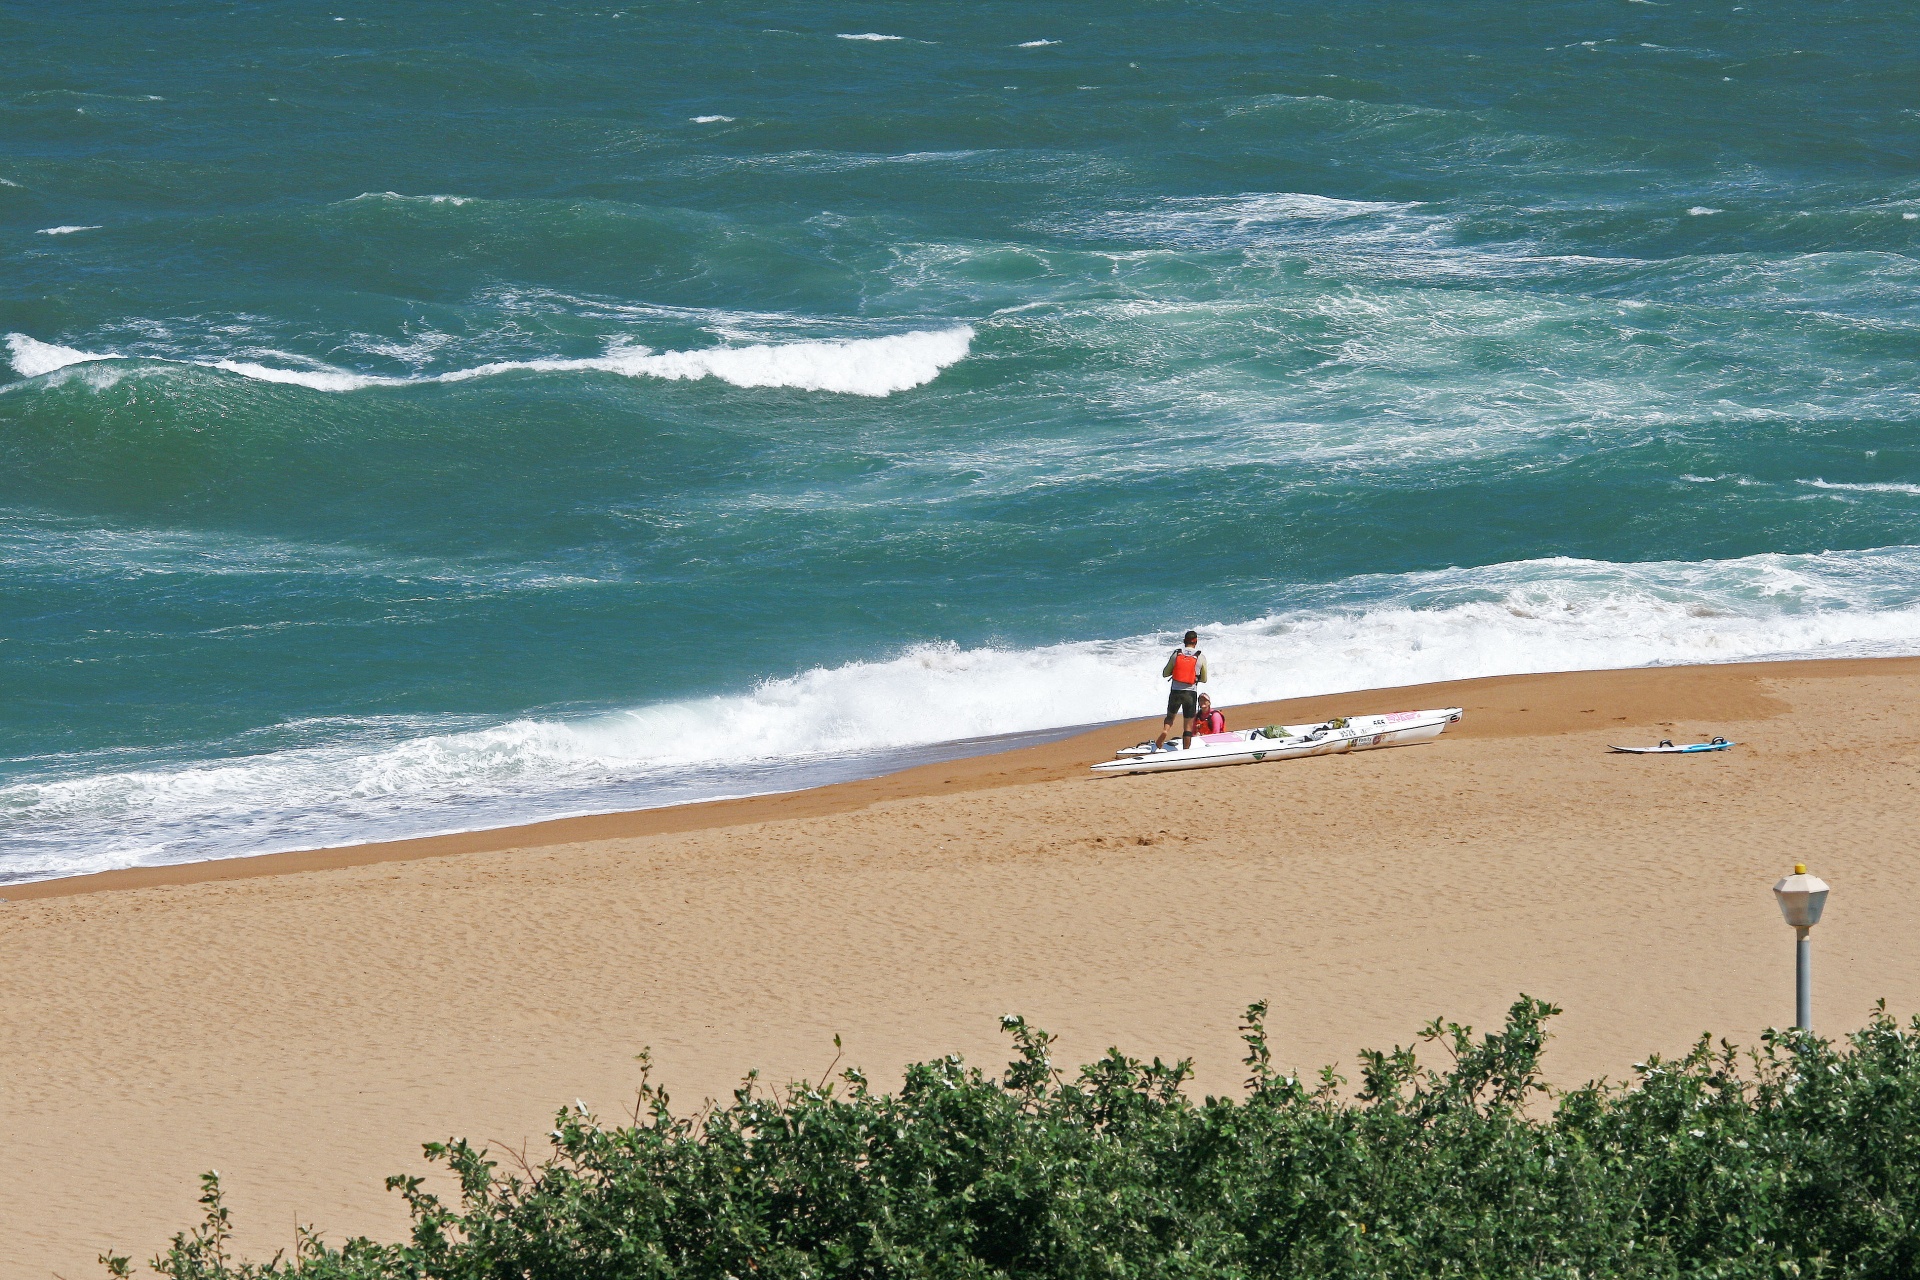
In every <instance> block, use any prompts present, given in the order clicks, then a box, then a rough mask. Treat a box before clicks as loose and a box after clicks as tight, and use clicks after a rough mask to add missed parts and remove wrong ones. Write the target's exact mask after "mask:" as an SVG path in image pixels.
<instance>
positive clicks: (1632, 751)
mask: <svg viewBox="0 0 1920 1280" xmlns="http://www.w3.org/2000/svg"><path fill="white" fill-rule="evenodd" d="M1732 745H1733V743H1731V742H1728V741H1727V740H1726V739H1725V738H1715V739H1714V740H1713V741H1712V742H1683V743H1681V744H1680V745H1679V746H1677V747H1676V746H1674V745H1673V744H1672V743H1671V742H1662V743H1661V744H1660V745H1659V746H1657V747H1609V748H1607V749H1608V750H1609V751H1618V752H1619V753H1620V754H1621V755H1623V756H1693V755H1699V754H1700V753H1701V752H1702V751H1725V750H1726V749H1727V748H1728V747H1730V746H1732Z"/></svg>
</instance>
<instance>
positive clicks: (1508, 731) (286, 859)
mask: <svg viewBox="0 0 1920 1280" xmlns="http://www.w3.org/2000/svg"><path fill="white" fill-rule="evenodd" d="M1889 664H1891V665H1889ZM1875 670H1886V671H1894V670H1898V671H1911V672H1915V673H1920V656H1909V657H1871V658H1787V659H1780V660H1777V661H1757V662H1756V661H1748V662H1729V663H1702V664H1679V665H1674V666H1659V667H1618V668H1602V669H1599V670H1575V671H1546V672H1529V673H1522V674H1519V675H1497V676H1479V677H1475V678H1472V679H1468V680H1447V681H1439V682H1435V683H1430V684H1418V685H1398V686H1388V687H1384V688H1375V689H1360V690H1352V691H1348V692H1343V693H1329V694H1315V695H1312V696H1310V697H1304V698H1288V699H1282V700H1278V701H1271V702H1257V703H1245V704H1241V705H1237V706H1227V707H1224V708H1223V710H1225V711H1226V713H1227V720H1228V724H1229V726H1230V727H1234V728H1244V727H1247V726H1248V725H1256V724H1276V723H1307V722H1311V721H1313V720H1316V719H1321V718H1324V717H1327V716H1333V715H1348V714H1353V715H1361V714H1371V713H1374V712H1380V711H1399V710H1413V709H1416V708H1427V707H1443V706H1461V707H1463V708H1465V710H1466V715H1465V717H1464V718H1463V722H1462V723H1461V724H1459V725H1455V726H1452V727H1450V728H1449V729H1448V730H1447V733H1446V735H1445V737H1446V739H1447V740H1458V739H1460V738H1477V737H1491V736H1513V735H1515V734H1521V735H1525V734H1533V733H1540V734H1546V733H1557V732H1567V731H1570V730H1574V729H1577V728H1580V727H1584V726H1580V725H1578V724H1576V723H1574V722H1571V721H1567V720H1565V718H1564V717H1560V718H1558V719H1555V720H1554V721H1552V723H1551V724H1549V723H1548V721H1547V720H1546V719H1545V718H1544V716H1543V717H1542V719H1540V720H1539V721H1537V722H1533V723H1529V724H1526V725H1525V726H1522V725H1521V724H1519V722H1518V721H1517V717H1518V716H1521V715H1529V714H1533V713H1531V712H1530V711H1529V710H1528V709H1524V708H1515V707H1513V706H1511V705H1507V704H1508V703H1509V702H1510V699H1507V698H1504V697H1502V696H1500V695H1499V692H1496V691H1504V692H1507V693H1511V692H1513V691H1514V690H1515V689H1517V688H1522V687H1526V685H1527V684H1529V683H1533V684H1546V683H1552V682H1557V681H1562V680H1567V679H1592V680H1595V681H1600V682H1604V683H1607V684H1611V685H1617V686H1619V690H1620V691H1622V692H1629V691H1630V697H1631V700H1632V701H1633V703H1634V704H1635V706H1636V708H1638V704H1639V700H1640V699H1641V698H1643V697H1644V696H1645V695H1646V693H1647V692H1648V691H1649V690H1650V689H1651V688H1653V687H1655V686H1659V685H1662V684H1664V683H1672V684H1676V685H1678V684H1685V683H1690V680H1689V679H1679V680H1675V679H1672V678H1670V677H1663V676H1662V675H1661V674H1660V673H1675V672H1698V673H1704V672H1720V673H1725V674H1726V675H1728V676H1731V677H1735V678H1736V679H1738V678H1740V677H1743V676H1750V675H1760V674H1770V675H1773V676H1776V677H1789V676H1791V677H1812V678H1822V677H1827V678H1842V677H1846V676H1850V675H1856V674H1861V673H1864V672H1868V671H1875ZM1634 677H1642V679H1640V680H1636V679H1634ZM1642 685H1644V686H1646V687H1645V688H1640V687H1637V686H1642ZM1476 697H1478V698H1480V699H1481V700H1482V705H1480V706H1478V707H1475V706H1473V705H1470V703H1471V702H1472V701H1473V700H1474V699H1475V698H1476ZM1388 703H1393V705H1391V706H1389V705H1387V704H1388ZM1689 705H1691V704H1689ZM1668 710H1669V713H1670V714H1680V713H1679V712H1674V711H1672V709H1671V708H1669V709H1668ZM1476 712H1478V713H1480V714H1478V715H1476ZM1489 712H1491V713H1493V714H1494V715H1495V717H1496V721H1495V723H1494V725H1492V726H1488V725H1483V723H1482V721H1483V718H1484V716H1485V715H1486V714H1487V713H1489ZM1594 714H1596V715H1598V714H1599V710H1598V708H1596V709H1595V711H1594ZM1728 714H1729V712H1727V711H1722V712H1721V715H1722V716H1723V717H1724V716H1726V715H1728ZM1159 724H1160V721H1159V719H1158V718H1156V717H1145V718H1142V719H1137V720H1122V721H1114V722H1108V723H1106V724H1101V725H1092V726H1086V727H1083V728H1079V729H1077V730H1076V729H1073V728H1063V729H1060V730H1034V731H1032V732H1035V733H1049V732H1058V733H1060V734H1061V735H1062V736H1060V737H1058V738H1055V739H1053V740H1051V741H1048V742H1044V743H1039V744H1036V745H1031V746H1019V747H1013V748H1011V749H1006V750H998V751H988V752H984V753H981V754H979V755H966V756H959V757H955V758H953V759H951V760H945V761H935V762H931V763H927V764H919V765H913V766H910V767H908V768H905V769H899V770H895V771H893V772H890V773H882V774H877V775H875V776H873V777H870V778H853V779H849V780H846V781H843V782H831V783H826V784H824V785H820V786H812V787H802V788H799V789H796V790H793V791H776V792H768V793H764V794H761V795H751V796H739V797H734V798H730V799H723V800H700V801H693V802H690V803H684V804H673V805H663V806H661V807H659V808H651V809H627V810H615V811H612V812H608V813H594V814H582V815H578V816H574V817H565V818H548V819H542V820H539V821H535V822H527V823H513V824H509V825H506V826H500V827H482V828H477V829H475V830H472V831H459V832H450V833H447V834H443V835H430V836H409V837H403V838H400V839H395V840H376V841H368V842H366V843H364V844H351V845H335V846H328V847H322V848H316V849H296V850H289V851H286V852H280V853H262V854H241V855H237V856H234V857H228V858H208V859H198V860H194V861H189V862H178V863H165V864H161V865H158V866H149V867H123V868H118V869H115V870H111V871H93V872H84V873H81V874H79V875H72V876H58V877H54V878H51V879H46V880H27V881H21V882H18V883H15V884H6V885H0V903H3V902H29V901H38V900H44V899H48V898H59V897H71V896H75V895H80V894H91V893H109V892H115V891H119V890H126V889H147V888H157V887H160V886H169V885H170V886H184V885H194V884H209V883H218V882H223V881H232V880H246V879H252V878H255V877H258V876H281V875H297V874H301V873H303V872H309V871H331V870H340V869H345V868H350V867H366V866H377V865H380V864H382V863H388V862H413V861H417V860H420V859H425V858H449V857H458V856H461V855H463V854H470V853H494V852H501V851H505V850H510V849H540V848H550V847H553V846H556V845H566V844H579V843H586V842H592V841H600V840H616V839H631V838H636V837H644V836H657V835H678V834H684V833H689V832H694V831H706V830H713V829H716V828H724V827H732V826H743V825H748V824H753V823H762V822H777V821H781V820H784V819H793V818H817V817H825V816H828V815H832V814H840V813H848V812H853V811H856V810H860V809H865V808H868V807H870V806H872V805H874V804H877V803H880V802H882V801H887V800H900V799H909V798H917V797H922V796H933V795H953V794H960V793H964V792H969V791H980V790H989V789H993V788H998V787H1008V786H1020V785H1023V784H1027V783H1034V782H1049V781H1064V780H1066V779H1068V778H1072V777H1076V776H1079V775H1080V774H1081V773H1084V772H1085V771H1086V770H1085V766H1086V765H1091V764H1093V763H1095V762H1096V761H1099V760H1104V759H1108V758H1110V757H1111V756H1112V754H1113V751H1114V750H1115V749H1116V748H1118V747H1122V746H1127V745H1131V743H1133V742H1137V741H1140V740H1141V737H1142V736H1145V737H1152V736H1153V735H1154V734H1155V733H1157V732H1158V730H1159ZM1083 757H1084V759H1083ZM1076 762H1078V767H1076ZM1242 767H1251V766H1242ZM1089 780H1093V779H1089Z"/></svg>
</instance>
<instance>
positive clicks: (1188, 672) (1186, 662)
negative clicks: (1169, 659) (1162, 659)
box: [1173, 650, 1200, 684]
mask: <svg viewBox="0 0 1920 1280" xmlns="http://www.w3.org/2000/svg"><path fill="white" fill-rule="evenodd" d="M1199 674H1200V655H1199V654H1197V653H1187V652H1185V651H1184V650H1183V651H1181V652H1179V653H1176V654H1174V655H1173V682H1174V683H1175V684H1194V683H1196V681H1195V680H1194V677H1195V676H1197V675H1199Z"/></svg>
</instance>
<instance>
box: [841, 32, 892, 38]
mask: <svg viewBox="0 0 1920 1280" xmlns="http://www.w3.org/2000/svg"><path fill="white" fill-rule="evenodd" d="M840 38H841V39H842V40H905V39H906V37H905V36H883V35H881V34H880V33H879V32H878V31H861V32H856V33H853V34H846V33H842V34H841V36H840Z"/></svg>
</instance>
